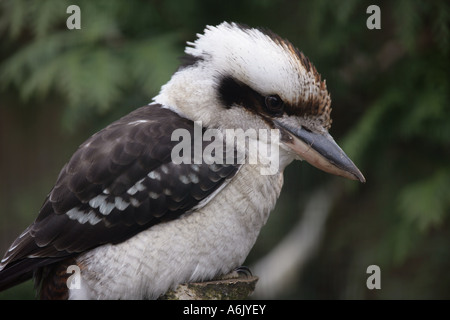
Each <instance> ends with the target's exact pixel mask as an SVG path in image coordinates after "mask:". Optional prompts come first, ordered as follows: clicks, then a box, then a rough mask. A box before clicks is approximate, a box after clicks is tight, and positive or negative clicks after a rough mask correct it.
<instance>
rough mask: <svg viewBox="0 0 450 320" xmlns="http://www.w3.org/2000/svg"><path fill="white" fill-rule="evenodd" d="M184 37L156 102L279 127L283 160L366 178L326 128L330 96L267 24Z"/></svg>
mask: <svg viewBox="0 0 450 320" xmlns="http://www.w3.org/2000/svg"><path fill="white" fill-rule="evenodd" d="M197 36H198V38H197V39H196V40H195V41H194V42H188V46H187V47H186V50H185V53H186V56H185V57H184V60H183V64H182V65H181V66H180V68H179V69H178V70H177V72H176V73H175V74H174V75H173V76H172V78H171V80H170V81H169V82H168V83H167V84H166V85H164V86H163V87H162V89H161V92H160V93H159V95H158V96H156V97H155V98H154V101H155V102H158V103H161V104H162V105H164V106H166V107H168V108H171V109H173V110H174V111H176V112H178V113H179V114H181V115H183V116H185V117H187V118H189V119H192V120H195V121H200V122H201V123H202V125H203V126H205V127H208V128H218V129H226V128H240V129H242V130H247V129H255V130H259V129H278V130H279V133H280V139H279V146H280V149H281V150H282V152H283V155H284V158H285V159H288V160H287V161H284V162H285V164H287V163H289V162H290V161H292V160H293V159H295V158H297V159H301V160H306V161H307V162H309V163H310V164H311V165H313V166H315V167H317V168H319V169H321V170H323V171H325V172H328V173H331V174H335V175H339V176H343V177H346V178H349V179H353V180H359V181H361V182H365V178H364V176H363V175H362V173H361V172H360V171H359V169H358V168H357V167H356V166H355V165H354V164H353V162H352V161H351V160H350V158H349V157H348V156H347V155H346V154H345V153H344V151H343V150H342V149H341V148H340V147H339V145H338V144H337V143H336V142H335V141H334V139H333V138H332V136H331V135H330V134H329V133H328V130H329V128H330V127H331V122H332V121H331V117H330V112H331V98H330V95H329V93H328V91H327V87H326V83H325V80H322V79H321V76H320V74H319V73H318V72H317V70H316V68H315V67H314V65H313V64H312V63H311V62H310V61H309V59H308V58H307V57H306V56H305V55H304V54H303V53H302V52H300V51H299V50H298V49H297V48H296V47H294V46H293V45H292V44H291V43H290V42H289V41H287V40H285V39H283V38H281V37H279V36H278V35H276V34H274V33H273V32H271V31H268V30H263V29H255V28H250V27H247V26H244V25H240V24H236V23H227V22H224V23H222V24H220V25H218V26H208V27H206V29H205V31H204V33H203V34H198V35H197Z"/></svg>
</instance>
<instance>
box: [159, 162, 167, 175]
mask: <svg viewBox="0 0 450 320" xmlns="http://www.w3.org/2000/svg"><path fill="white" fill-rule="evenodd" d="M160 168H161V171H162V172H163V173H165V174H168V173H169V167H167V166H166V165H165V164H163V165H162V166H161V167H160Z"/></svg>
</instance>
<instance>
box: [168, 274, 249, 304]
mask: <svg viewBox="0 0 450 320" xmlns="http://www.w3.org/2000/svg"><path fill="white" fill-rule="evenodd" d="M257 281H258V277H255V276H249V277H239V278H231V279H221V280H213V281H206V282H193V283H185V284H181V285H179V286H178V287H177V288H176V289H175V290H171V291H168V292H167V293H166V294H165V295H163V296H161V297H160V298H159V300H243V299H247V298H248V297H249V296H250V295H251V294H252V293H253V291H254V290H255V286H256V282H257Z"/></svg>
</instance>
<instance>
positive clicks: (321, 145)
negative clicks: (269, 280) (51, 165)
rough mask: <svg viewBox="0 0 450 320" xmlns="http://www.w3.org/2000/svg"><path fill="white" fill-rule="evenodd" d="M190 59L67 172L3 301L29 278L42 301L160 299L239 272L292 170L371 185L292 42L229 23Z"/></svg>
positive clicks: (18, 259)
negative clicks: (305, 165) (333, 130)
mask: <svg viewBox="0 0 450 320" xmlns="http://www.w3.org/2000/svg"><path fill="white" fill-rule="evenodd" d="M185 53H186V56H185V58H184V59H183V63H182V65H181V66H180V67H179V69H178V70H177V71H176V72H175V74H173V76H172V78H171V79H170V81H169V82H168V83H167V84H165V85H164V86H163V87H162V88H161V91H160V93H159V94H158V95H157V96H156V97H155V98H154V99H153V102H152V103H150V104H149V105H146V106H144V107H142V108H139V109H136V110H135V111H133V112H131V113H130V114H128V115H126V116H124V117H123V118H121V119H119V120H117V121H116V122H114V123H112V124H110V125H109V126H107V127H106V128H105V129H103V130H101V131H99V132H97V133H96V134H94V135H93V136H91V137H90V138H89V139H88V140H87V141H86V142H84V143H83V144H82V145H81V146H80V147H79V148H78V150H77V151H76V152H75V153H74V155H73V156H72V158H71V159H70V161H69V162H68V163H67V164H66V165H65V166H64V167H63V169H62V170H61V173H60V174H59V177H58V179H57V181H56V184H55V186H54V187H53V188H52V190H51V191H50V193H49V194H48V196H47V198H46V200H45V202H44V204H43V206H42V208H41V210H40V212H39V215H38V217H37V218H36V220H35V221H34V223H33V224H31V225H30V226H29V227H28V228H27V229H26V230H25V231H24V232H23V233H22V234H21V235H20V236H19V237H18V238H17V239H16V240H15V241H14V242H13V244H12V245H11V247H10V249H9V250H8V251H7V252H6V254H5V256H4V258H3V260H2V261H1V264H0V290H4V289H6V288H9V287H11V286H14V285H16V284H18V283H20V282H22V281H25V280H27V279H29V278H31V277H34V279H35V281H36V283H37V285H38V288H39V295H40V297H41V298H47V299H156V298H158V297H159V296H161V295H162V294H164V293H165V292H166V291H167V290H169V289H171V288H175V287H176V286H177V285H178V284H181V283H187V282H193V281H205V280H211V279H214V278H216V277H219V276H221V275H225V274H227V273H230V272H231V271H233V270H234V269H236V268H237V267H239V266H241V265H242V264H243V263H244V260H245V259H246V257H247V255H248V253H249V251H250V249H251V248H252V246H253V245H254V243H255V241H256V239H257V237H258V234H259V232H260V230H261V228H262V227H263V226H264V224H265V223H266V221H267V218H268V216H269V213H270V211H271V210H272V209H273V208H274V206H275V203H276V201H277V198H278V196H279V194H280V191H281V187H282V184H283V170H284V168H285V167H286V166H287V165H288V164H289V163H290V162H292V161H293V160H294V159H299V160H306V161H307V162H309V163H310V164H312V165H313V166H315V167H317V168H319V169H321V170H323V171H326V172H328V173H332V174H336V175H340V176H343V177H346V178H349V179H353V180H359V181H361V182H364V181H365V179H364V177H363V175H362V174H361V172H360V171H359V170H358V168H357V167H356V166H355V165H354V164H353V162H352V161H351V160H350V159H349V158H348V157H347V156H346V155H345V153H344V152H343V151H342V150H341V148H340V147H339V146H338V145H337V144H336V142H335V141H334V140H333V138H332V137H331V136H330V134H329V133H328V130H329V128H330V125H331V119H330V111H331V107H330V103H331V100H330V95H329V93H328V91H327V88H326V84H325V81H323V80H321V76H320V75H319V73H318V72H317V71H316V69H315V67H314V66H313V65H312V63H311V62H310V61H309V60H308V58H307V57H306V56H305V55H304V54H303V53H302V52H300V51H299V50H298V49H296V48H295V47H294V46H293V45H292V44H291V43H290V42H288V41H287V40H284V39H282V38H280V37H279V36H277V35H275V34H274V33H272V32H270V31H268V30H262V29H252V28H249V27H247V26H244V25H239V24H235V23H222V24H220V25H218V26H216V27H211V26H209V27H207V28H206V29H205V31H204V33H203V34H201V35H198V38H197V40H195V42H192V43H191V42H189V43H188V46H187V48H186V50H185ZM242 135H243V139H241V136H242ZM230 136H231V137H232V138H230ZM186 146H187V147H186ZM230 150H231V152H230ZM74 270H79V273H78V275H79V279H78V281H77V282H76V284H78V285H74V286H71V285H69V284H70V283H72V282H69V281H67V280H68V278H69V277H71V276H72V275H73V274H75V273H74ZM72 280H74V279H72Z"/></svg>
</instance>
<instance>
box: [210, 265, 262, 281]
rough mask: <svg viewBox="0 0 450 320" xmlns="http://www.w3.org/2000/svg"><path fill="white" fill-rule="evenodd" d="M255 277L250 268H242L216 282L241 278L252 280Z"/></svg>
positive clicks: (222, 276) (218, 278)
mask: <svg viewBox="0 0 450 320" xmlns="http://www.w3.org/2000/svg"><path fill="white" fill-rule="evenodd" d="M252 276H253V274H252V272H251V270H250V268H249V267H246V266H240V267H237V268H236V269H234V270H233V271H231V272H230V273H228V274H224V275H221V276H219V277H217V278H216V279H215V280H228V279H240V278H246V279H247V278H251V277H252Z"/></svg>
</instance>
